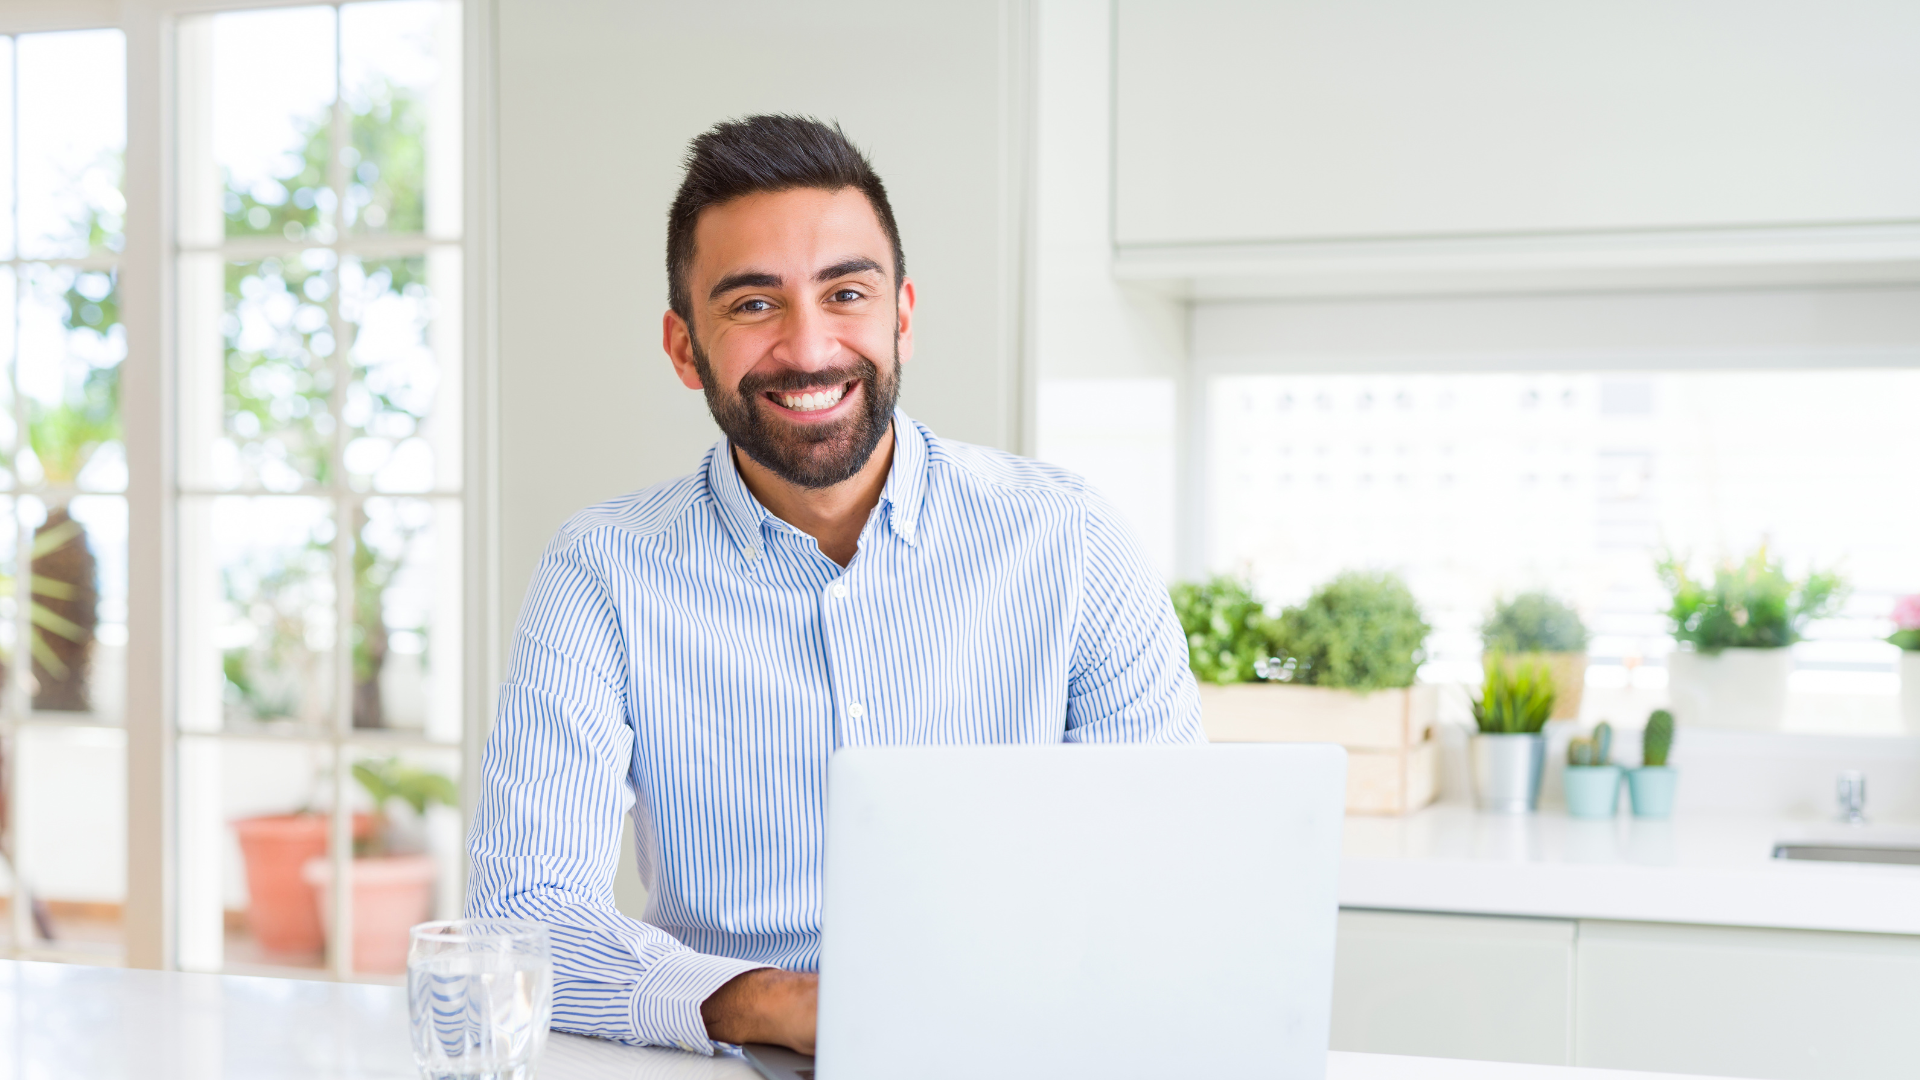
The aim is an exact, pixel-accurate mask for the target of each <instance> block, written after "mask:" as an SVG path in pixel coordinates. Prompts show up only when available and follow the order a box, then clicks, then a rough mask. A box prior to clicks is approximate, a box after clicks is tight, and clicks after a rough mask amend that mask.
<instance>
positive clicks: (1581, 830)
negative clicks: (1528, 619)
mask: <svg viewBox="0 0 1920 1080" xmlns="http://www.w3.org/2000/svg"><path fill="white" fill-rule="evenodd" d="M1807 839H1824V840H1847V841H1851V842H1855V843H1867V844H1873V843H1878V844H1899V843H1907V844H1912V843H1916V842H1920V826H1916V825H1915V824H1914V823H1899V822H1890V823H1874V824H1868V825H1865V826H1858V827H1849V826H1844V825H1840V824H1838V823H1831V822H1822V821H1808V820H1792V819H1781V818H1768V817H1756V816H1706V815H1698V814H1694V815H1682V816H1678V817H1676V818H1674V819H1673V820H1671V821H1644V820H1640V819H1637V818H1633V817H1629V816H1626V815H1622V816H1621V817H1619V818H1616V819H1614V820H1611V821H1582V820H1578V819H1574V818H1570V817H1568V816H1566V814H1565V813H1562V812H1558V811H1542V812H1541V813H1538V814H1532V815H1516V816H1503V815H1496V814H1483V813H1480V812H1478V811H1476V810H1474V809H1472V808H1470V807H1464V806H1434V807H1429V808H1428V809H1426V810H1423V811H1420V812H1419V813H1417V814H1412V815H1409V816H1407V817H1404V818H1367V817H1351V818H1348V819H1347V825H1346V847H1345V852H1344V857H1343V859H1342V862H1341V869H1340V903H1341V906H1343V907H1350V908H1380V909H1386V910H1394V911H1433V912H1465V913H1473V914H1484V915H1526V916H1545V917H1557V918H1574V919H1620V920H1628V921H1635V922H1672V923H1695V924H1702V925H1713V926H1760V927H1780V928H1787V929H1801V930H1847V931H1869V932H1879V933H1889V934H1920V866H1881V865H1872V864H1865V863H1820V862H1795V861H1788V860H1783V859H1775V858H1773V846H1774V844H1775V843H1776V842H1778V841H1783V840H1789V841H1790V840H1807Z"/></svg>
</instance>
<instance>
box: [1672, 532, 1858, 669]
mask: <svg viewBox="0 0 1920 1080" xmlns="http://www.w3.org/2000/svg"><path fill="white" fill-rule="evenodd" d="M1658 570H1659V573H1660V581H1661V584H1663V585H1665V586H1666V588H1667V591H1668V592H1669V593H1670V594H1672V596H1673V606H1672V607H1671V608H1669V609H1668V611H1667V617H1668V618H1669V619H1671V620H1672V621H1673V637H1674V640H1675V641H1682V642H1687V643H1689V644H1691V645H1692V646H1693V647H1694V648H1696V649H1698V650H1699V651H1701V652H1703V653H1717V652H1719V651H1720V650H1722V649H1729V648H1742V649H1780V648H1785V647H1786V646H1788V645H1791V644H1793V643H1794V642H1796V641H1799V640H1800V637H1801V634H1802V632H1803V631H1805V629H1806V626H1807V623H1809V622H1811V621H1813V620H1814V619H1823V618H1826V617H1827V616H1829V615H1831V614H1833V613H1834V612H1835V611H1837V610H1838V609H1839V607H1840V604H1841V602H1842V601H1843V600H1845V599H1846V594H1847V586H1846V582H1845V581H1844V580H1843V579H1842V578H1841V577H1840V575H1839V574H1836V573H1831V572H1823V571H1811V572H1809V573H1808V574H1807V576H1806V577H1804V578H1801V579H1800V580H1798V581H1795V580H1793V579H1791V578H1789V577H1787V573H1786V570H1785V569H1784V568H1783V567H1782V566H1781V564H1780V562H1779V560H1777V559H1775V558H1773V557H1772V556H1771V555H1770V554H1769V553H1768V551H1767V546H1766V545H1765V544H1762V545H1760V547H1759V548H1757V549H1755V551H1754V552H1753V554H1751V555H1749V556H1747V558H1746V559H1745V560H1744V561H1742V562H1739V563H1735V562H1732V561H1727V562H1723V563H1721V564H1720V565H1719V566H1717V567H1715V568H1714V571H1713V582H1712V583H1711V584H1708V583H1707V582H1705V581H1703V580H1701V579H1699V578H1696V577H1694V576H1693V575H1692V574H1690V573H1689V572H1688V570H1687V567H1686V565H1685V564H1684V563H1683V562H1682V561H1681V560H1679V559H1677V558H1675V557H1673V556H1671V555H1668V556H1666V557H1664V558H1662V559H1661V560H1660V562H1659V564H1658Z"/></svg>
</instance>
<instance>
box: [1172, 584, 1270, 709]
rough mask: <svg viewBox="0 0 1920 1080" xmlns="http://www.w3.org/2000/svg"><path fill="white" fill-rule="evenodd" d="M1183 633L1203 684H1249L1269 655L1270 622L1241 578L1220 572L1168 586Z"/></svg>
mask: <svg viewBox="0 0 1920 1080" xmlns="http://www.w3.org/2000/svg"><path fill="white" fill-rule="evenodd" d="M1169 591H1170V593H1171V595H1172V597H1173V611H1174V614H1175V615H1177V616H1179V618H1180V629H1181V630H1183V631H1185V632H1186V635H1187V662H1188V664H1190V665H1191V666H1192V668H1193V677H1194V678H1196V679H1199V680H1201V681H1202V682H1211V683H1239V682H1252V681H1254V680H1255V679H1257V678H1259V677H1260V674H1259V670H1257V669H1264V668H1265V666H1266V661H1267V658H1268V657H1269V656H1271V655H1272V654H1273V651H1274V650H1273V620H1272V619H1270V618H1268V617H1267V612H1266V609H1265V608H1264V607H1262V606H1261V604H1260V601H1258V600H1256V599H1254V596H1253V591H1252V590H1251V589H1250V588H1249V587H1248V586H1247V584H1246V583H1245V582H1244V581H1240V580H1238V579H1236V578H1232V577H1227V576H1225V575H1221V576H1218V577H1215V578H1214V579H1213V580H1211V581H1208V582H1206V583H1205V584H1201V585H1196V584H1193V583H1190V582H1181V583H1179V584H1177V585H1175V586H1173V588H1172V589H1171V590H1169Z"/></svg>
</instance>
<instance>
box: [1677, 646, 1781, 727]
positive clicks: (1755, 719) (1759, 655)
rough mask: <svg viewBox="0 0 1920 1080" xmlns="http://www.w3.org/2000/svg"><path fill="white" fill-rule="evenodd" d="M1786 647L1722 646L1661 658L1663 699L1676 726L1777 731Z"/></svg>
mask: <svg viewBox="0 0 1920 1080" xmlns="http://www.w3.org/2000/svg"><path fill="white" fill-rule="evenodd" d="M1792 673H1793V650H1792V649H1722V650H1720V651H1719V652H1718V653H1713V654H1707V653H1696V652H1676V653H1673V654H1671V655H1669V656H1668V657H1667V698H1668V701H1669V702H1670V705H1669V706H1668V707H1669V708H1671V709H1672V710H1673V718H1674V721H1675V722H1676V723H1678V724H1679V725H1680V726H1681V727H1711V728H1734V729H1737V730H1741V731H1778V730H1780V728H1781V726H1782V724H1784V723H1785V721H1786V718H1787V676H1788V675H1790V674H1792Z"/></svg>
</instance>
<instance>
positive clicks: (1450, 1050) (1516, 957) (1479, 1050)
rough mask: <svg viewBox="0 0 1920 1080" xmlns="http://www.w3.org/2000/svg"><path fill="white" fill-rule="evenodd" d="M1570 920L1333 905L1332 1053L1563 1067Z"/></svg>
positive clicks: (1569, 1050) (1569, 996)
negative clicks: (1336, 915)
mask: <svg viewBox="0 0 1920 1080" xmlns="http://www.w3.org/2000/svg"><path fill="white" fill-rule="evenodd" d="M1575 938H1576V933H1575V924H1574V923H1573V922H1572V921H1570V920H1565V919H1502V918H1487V917H1481V916H1473V915H1419V914H1410V913H1405V912H1389V911H1343V912H1341V913H1340V937H1339V945H1338V949H1337V951H1336V953H1335V955H1334V974H1333V1042H1332V1045H1333V1049H1335V1050H1359V1051H1366V1052H1370V1053H1379V1054H1412V1055H1418V1056H1423V1057H1450V1058H1471V1059H1475V1060H1481V1061H1518V1062H1528V1063H1535V1064H1545V1065H1566V1064H1571V1063H1572V1060H1573V1057H1572V1054H1573V985H1574V980H1573V976H1574V945H1575Z"/></svg>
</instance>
